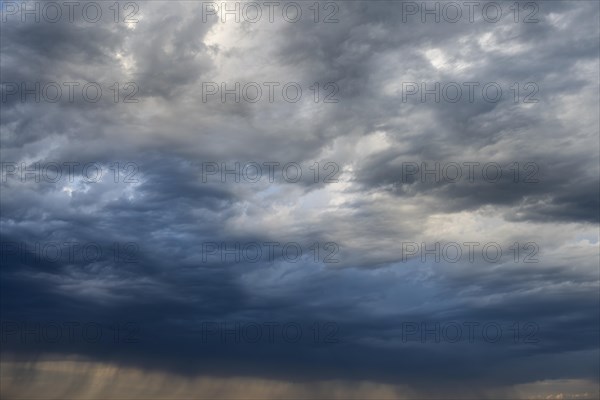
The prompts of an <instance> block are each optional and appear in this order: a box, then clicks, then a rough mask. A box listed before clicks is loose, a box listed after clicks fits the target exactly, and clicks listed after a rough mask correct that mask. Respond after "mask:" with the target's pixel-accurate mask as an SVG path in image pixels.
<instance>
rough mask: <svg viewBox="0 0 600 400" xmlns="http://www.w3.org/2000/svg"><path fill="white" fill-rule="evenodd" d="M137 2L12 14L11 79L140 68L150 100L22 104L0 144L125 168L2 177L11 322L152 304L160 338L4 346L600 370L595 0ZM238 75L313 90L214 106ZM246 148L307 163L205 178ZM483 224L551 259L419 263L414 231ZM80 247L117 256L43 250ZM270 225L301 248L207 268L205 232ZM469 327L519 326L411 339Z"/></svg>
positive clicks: (463, 375)
mask: <svg viewBox="0 0 600 400" xmlns="http://www.w3.org/2000/svg"><path fill="white" fill-rule="evenodd" d="M502 4H504V3H502ZM524 4H525V3H521V5H524ZM139 5H140V21H139V22H138V23H137V24H136V25H135V26H128V25H125V24H114V23H112V22H107V21H104V22H100V23H96V24H86V23H85V21H78V22H77V23H75V24H72V23H67V22H61V23H58V24H45V23H39V24H38V23H33V22H31V21H30V22H27V23H21V22H20V21H18V20H10V21H9V22H7V23H4V22H3V23H2V35H1V37H2V39H1V41H0V42H1V43H0V48H1V51H2V61H1V64H0V65H1V67H2V82H3V83H5V82H23V81H27V82H34V81H40V82H49V81H57V82H65V81H81V82H84V81H88V82H89V81H97V82H99V83H102V84H103V86H104V87H108V86H110V85H111V84H112V83H114V82H120V83H121V84H124V83H126V82H135V83H136V85H137V86H138V87H139V93H138V94H137V95H136V98H137V99H139V102H137V103H129V104H128V103H123V102H118V103H115V102H114V101H113V97H112V92H111V91H110V90H108V89H107V90H106V92H105V94H104V96H103V99H102V101H100V102H98V103H90V102H85V101H76V102H73V103H70V102H68V101H67V99H66V98H63V99H61V101H60V102H58V103H47V102H41V103H35V102H31V101H26V102H21V101H20V98H19V97H18V96H9V97H8V98H7V100H6V101H4V100H3V102H2V109H3V110H2V121H1V124H0V129H1V132H2V137H1V143H2V149H1V150H0V155H1V157H2V162H4V163H6V162H10V163H15V165H17V164H20V163H21V162H24V163H26V164H28V165H31V164H33V163H35V162H38V163H40V164H41V165H44V164H47V163H50V162H58V163H62V162H79V163H80V164H81V165H85V164H86V163H98V165H101V166H102V168H103V169H104V171H105V176H104V179H102V180H100V181H98V182H94V183H89V182H85V179H84V177H83V176H82V174H81V172H78V173H76V174H75V180H74V181H73V182H69V181H67V180H66V179H62V180H60V181H59V182H58V183H52V182H48V181H44V180H42V181H41V182H34V181H31V179H29V180H28V181H26V182H23V181H21V180H20V179H19V176H18V174H17V175H12V176H7V175H6V171H5V170H3V176H2V181H1V182H0V188H1V189H2V194H1V196H2V197H1V198H2V219H1V227H2V232H1V233H2V234H1V241H2V244H3V258H2V269H1V273H2V275H1V283H2V290H1V292H2V294H1V296H2V320H3V323H5V322H6V323H9V322H11V321H21V322H28V323H30V324H33V323H35V322H39V323H48V322H50V321H59V322H62V321H79V322H96V323H99V324H101V325H102V326H104V327H105V329H106V332H110V331H109V330H108V327H109V326H110V325H111V324H114V323H126V322H131V323H133V324H134V325H135V326H136V327H139V329H140V330H139V332H138V333H136V335H137V336H139V341H138V342H136V343H124V344H122V345H121V346H115V345H114V343H112V342H111V341H110V340H108V339H107V338H108V337H109V335H110V334H108V333H107V336H106V337H105V339H107V340H103V341H100V342H98V343H90V342H89V341H85V340H76V341H59V342H58V343H48V342H47V341H41V342H39V343H32V342H31V341H27V342H26V343H21V342H20V341H19V340H18V334H17V335H13V336H11V340H10V341H9V342H8V343H6V345H4V344H3V349H6V350H7V351H8V352H10V353H11V354H13V353H14V354H17V355H20V356H22V357H24V358H30V357H34V356H36V355H42V354H44V353H49V352H56V353H60V354H73V353H75V354H80V355H85V356H89V357H91V358H92V359H94V360H103V361H116V362H118V363H123V364H130V365H135V366H140V367H143V368H148V369H158V370H160V369H168V370H173V371H176V372H178V373H184V374H189V375H193V374H197V373H204V374H217V375H224V376H238V375H249V376H258V377H277V378H281V379H292V378H293V379H295V380H312V379H323V378H331V379H333V378H340V379H358V380H361V379H369V380H374V381H379V382H390V383H406V384H409V385H411V386H412V387H415V388H417V389H418V390H419V391H420V393H423V394H424V395H432V396H435V395H440V394H445V393H458V394H461V393H462V394H465V392H464V391H461V390H463V389H460V388H458V387H456V385H457V383H456V382H459V383H460V385H461V386H464V385H470V386H471V387H472V388H473V390H474V391H481V393H483V391H484V390H485V389H486V388H488V387H497V386H504V385H506V386H511V385H515V384H520V383H528V382H533V381H538V380H540V381H541V380H544V379H584V378H585V379H590V380H597V372H598V363H597V355H598V343H597V335H598V329H599V327H598V300H599V299H598V277H597V262H598V237H597V223H598V221H599V217H598V208H599V203H600V202H599V193H598V172H599V171H598V161H599V160H598V127H599V124H598V115H597V105H598V93H597V86H598V44H599V27H598V24H597V21H598V15H599V9H598V4H597V3H594V2H591V1H590V2H587V1H579V2H570V3H569V2H554V1H553V2H539V13H538V14H537V17H538V18H539V22H538V23H532V24H524V23H514V22H513V21H512V20H511V18H510V17H507V18H506V19H503V20H502V21H501V22H499V23H488V22H485V21H482V20H481V18H478V19H477V20H476V21H475V22H474V23H469V22H465V21H462V22H460V23H457V24H450V23H443V22H442V23H421V22H420V21H419V20H418V17H415V18H416V19H411V20H410V21H408V22H406V23H402V18H403V15H402V5H401V3H400V2H382V1H381V2H380V1H378V2H359V1H356V2H343V3H342V2H340V3H339V12H338V14H337V15H336V16H337V18H338V19H339V22H337V23H332V24H316V23H314V22H312V20H311V19H310V18H309V17H308V18H307V19H303V20H302V21H301V22H299V23H296V24H292V23H287V22H285V21H283V22H282V21H278V22H276V23H273V24H270V23H268V22H265V21H261V22H259V23H257V24H248V23H245V24H244V23H243V24H220V23H218V22H215V21H211V22H208V23H207V22H203V19H202V16H201V13H200V10H201V8H200V7H201V5H199V4H194V3H192V2H182V3H175V4H172V3H166V2H144V3H141V2H140V4H139ZM308 15H309V16H310V14H308ZM236 81H238V82H242V83H244V82H253V81H256V82H270V81H276V82H281V83H282V84H283V83H285V82H300V83H301V85H302V87H303V90H304V97H303V99H302V100H301V101H299V102H298V103H290V102H285V101H281V100H279V101H276V102H273V103H269V102H266V101H263V102H260V103H256V104H253V103H248V102H244V101H242V102H240V103H235V102H229V101H228V102H226V103H222V102H221V101H220V98H219V97H215V98H213V99H211V100H210V101H208V102H203V101H202V83H203V82H217V83H220V82H228V83H229V84H231V83H232V82H236ZM315 82H319V83H320V84H321V85H324V84H326V83H328V82H335V83H336V84H337V85H338V87H339V93H338V95H337V97H338V99H339V102H338V103H330V104H326V103H316V104H315V103H314V102H313V101H312V97H311V96H312V95H313V93H312V92H311V90H310V89H309V87H310V85H312V84H314V83H315ZM406 82H427V83H428V84H433V83H434V82H441V83H447V82H481V83H486V82H497V83H498V84H499V85H501V86H502V88H503V90H504V97H503V99H502V100H501V101H498V102H487V101H484V100H482V99H478V100H476V101H474V102H466V101H462V102H457V103H450V102H447V101H441V102H439V103H435V102H431V101H426V102H420V101H419V98H418V96H415V97H412V98H410V100H409V101H403V92H402V90H403V86H402V83H406ZM514 82H519V83H520V84H521V85H523V84H525V83H527V82H534V83H535V84H536V85H537V87H538V89H539V91H538V93H537V94H536V98H538V99H539V101H538V102H537V103H531V104H524V103H522V102H517V103H515V102H513V98H512V96H513V92H512V91H511V89H510V88H511V85H513V84H514ZM229 87H231V86H229ZM2 90H3V91H5V90H7V89H6V86H3V89H2ZM3 94H6V92H3ZM328 161H332V162H335V164H336V165H337V166H339V168H340V169H339V173H338V174H336V178H338V182H332V183H326V182H323V180H322V176H321V179H320V180H318V181H316V182H315V181H314V180H313V175H312V174H313V171H312V170H310V169H309V167H310V166H312V165H313V163H314V162H319V163H320V165H321V166H322V165H324V163H325V162H328ZM114 162H119V163H120V165H121V166H123V165H125V164H126V163H133V165H134V166H135V170H136V172H137V173H136V175H135V178H136V181H135V182H123V181H122V180H119V182H114V181H113V179H112V178H113V175H112V174H113V171H112V170H111V169H110V166H111V164H112V163H114ZM235 162H240V163H241V164H242V165H244V164H245V163H248V162H256V163H259V164H261V163H264V162H279V163H280V164H281V165H283V164H286V163H288V162H296V163H299V164H300V165H302V167H303V172H304V174H303V176H302V178H301V179H300V180H299V181H298V182H296V183H290V182H287V181H285V179H283V178H282V176H281V165H280V166H278V167H277V168H276V169H275V172H276V178H275V179H274V181H273V182H269V181H268V180H267V179H263V180H261V181H260V182H258V183H251V182H247V181H246V182H240V183H236V182H234V181H228V182H227V183H223V182H221V181H220V180H219V175H216V176H215V178H216V179H213V180H211V181H209V182H204V181H203V175H202V165H203V164H202V163H217V164H219V165H220V164H221V163H227V165H229V166H231V165H233V164H234V163H235ZM421 162H428V163H435V162H438V163H441V164H444V163H449V162H456V163H462V162H479V163H481V164H485V163H488V162H495V163H498V164H499V165H502V166H503V167H507V168H508V167H509V166H510V165H511V164H512V163H513V162H519V163H520V165H521V166H523V165H524V163H527V162H532V163H535V165H536V166H537V167H538V168H539V173H537V174H536V178H537V179H538V180H539V182H537V183H528V182H519V183H516V184H515V183H514V182H513V175H511V174H510V173H509V174H505V175H503V176H502V178H500V179H499V180H498V181H497V182H493V183H490V182H489V181H486V180H485V179H483V178H482V177H481V175H477V177H476V178H475V179H474V180H473V181H472V182H469V181H467V180H460V181H458V182H456V183H451V182H448V181H447V180H443V179H441V180H439V181H437V182H427V181H426V182H421V181H420V180H419V179H418V176H417V177H415V176H409V177H408V179H404V178H406V176H405V174H404V171H403V169H402V165H403V163H417V164H418V165H420V164H421ZM127 172H128V171H126V170H121V173H127ZM325 172H327V171H323V170H321V173H325ZM472 240H478V241H481V242H484V241H488V242H491V241H494V242H498V243H501V244H502V246H503V247H504V246H506V248H508V247H509V246H511V244H512V243H514V242H516V241H519V242H521V243H524V242H529V241H534V242H536V243H537V244H538V245H539V248H540V254H539V259H540V261H539V263H536V264H519V263H511V262H510V257H511V253H510V252H507V253H505V254H504V258H502V260H501V262H499V263H497V264H493V263H489V262H486V261H485V260H483V259H482V257H480V256H478V257H476V260H475V261H474V262H472V263H465V264H462V263H449V262H444V261H442V262H437V263H436V262H433V261H431V258H430V259H428V261H427V260H426V261H425V262H421V261H420V258H419V257H418V256H417V257H415V258H411V259H409V260H408V261H407V260H402V253H401V251H402V242H414V243H421V242H426V243H427V244H429V245H432V243H433V242H435V241H440V242H448V241H457V242H463V241H472ZM67 241H77V242H79V243H94V244H97V245H99V246H100V247H101V248H102V249H104V250H105V254H104V256H103V257H100V258H98V259H94V260H92V261H90V260H84V259H81V258H77V259H75V260H70V261H69V260H67V261H66V260H64V259H61V260H59V261H56V262H49V261H48V260H35V254H33V253H35V244H36V243H39V244H44V243H49V242H54V243H64V242H67ZM273 241H275V242H280V243H284V242H297V243H300V244H301V245H302V246H303V248H304V250H305V254H304V257H303V258H302V259H301V260H300V261H299V262H297V263H290V262H286V261H285V260H284V259H282V257H276V259H275V260H274V261H273V262H267V261H264V260H261V261H260V262H256V263H252V262H248V261H247V260H245V261H242V262H238V263H236V262H233V261H231V260H230V259H229V260H227V259H226V260H220V259H218V258H213V259H211V260H210V261H209V262H203V258H202V256H203V247H202V244H203V243H205V242H216V243H227V244H228V245H234V244H235V243H242V244H243V243H264V242H273ZM115 242H118V243H120V244H125V243H134V244H135V245H136V246H137V247H135V249H136V250H135V253H134V255H135V261H136V262H134V263H128V262H124V261H125V260H123V259H120V260H119V262H116V261H115V260H114V258H112V255H113V254H112V253H111V251H112V250H111V249H112V248H113V247H112V246H114V243H115ZM314 242H319V243H321V244H323V243H325V242H335V243H336V244H338V245H339V247H340V252H339V258H340V260H341V262H340V263H337V264H326V263H323V262H322V259H321V260H319V262H314V261H313V260H312V259H311V257H312V255H313V254H312V252H310V251H307V249H308V248H309V246H310V245H311V243H314ZM23 243H25V244H26V245H27V247H26V250H25V251H22V252H15V251H14V250H15V248H14V247H10V245H12V244H23ZM32 258H33V259H34V260H33V261H32ZM321 258H322V255H321ZM453 321H454V322H456V321H458V322H459V323H461V324H462V323H463V322H468V321H471V322H477V323H479V324H480V325H483V324H486V323H496V324H499V325H500V326H502V328H503V330H504V336H503V337H502V339H501V340H499V341H498V342H495V343H492V342H490V341H486V340H482V339H481V336H479V337H478V340H476V341H475V342H474V343H469V342H468V341H465V340H462V341H460V342H459V343H450V342H448V341H442V342H441V343H432V342H431V341H429V340H428V341H426V342H425V343H421V341H420V340H419V336H418V335H419V334H416V335H417V336H415V338H416V339H415V340H411V341H404V340H403V334H406V331H405V329H406V328H407V325H406V324H407V323H408V324H417V326H420V324H421V323H427V324H429V325H428V326H432V325H434V324H435V323H436V322H437V323H441V324H448V323H451V322H453ZM207 322H210V323H216V324H217V323H225V324H226V325H225V326H226V329H227V327H229V328H231V326H232V325H233V324H235V323H236V322H239V323H253V322H254V323H258V324H263V323H265V322H277V323H279V324H285V323H297V324H299V325H300V326H302V328H303V332H304V335H303V337H302V339H301V340H299V341H298V342H297V343H292V342H291V341H289V340H288V341H286V340H283V339H282V338H281V337H279V339H278V340H276V341H275V343H265V342H260V343H250V342H241V343H236V344H232V343H231V342H227V343H222V342H221V341H220V339H219V334H220V333H219V330H220V329H221V328H219V327H215V325H210V327H211V329H212V330H211V331H210V332H208V333H210V334H211V335H213V336H212V337H211V338H210V340H208V341H206V340H204V339H203V337H204V336H203V335H206V334H207V331H206V323H207ZM516 322H518V323H525V322H532V323H535V324H536V325H535V326H537V327H538V331H537V332H536V335H535V338H536V339H538V340H537V341H534V342H530V343H529V342H528V343H523V342H519V343H514V341H513V337H512V335H513V332H512V331H510V330H509V328H510V327H511V326H513V324H514V323H516ZM315 323H317V324H321V325H320V326H322V324H328V323H330V324H333V325H328V326H329V327H331V326H333V327H335V329H336V333H335V338H336V341H334V342H322V341H321V342H318V343H315V342H314V340H313V337H312V335H313V331H312V330H311V329H312V328H311V327H313V326H314V324H315ZM227 324H229V325H227ZM411 326H412V325H411ZM431 382H436V384H437V385H438V389H432V388H431Z"/></svg>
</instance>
